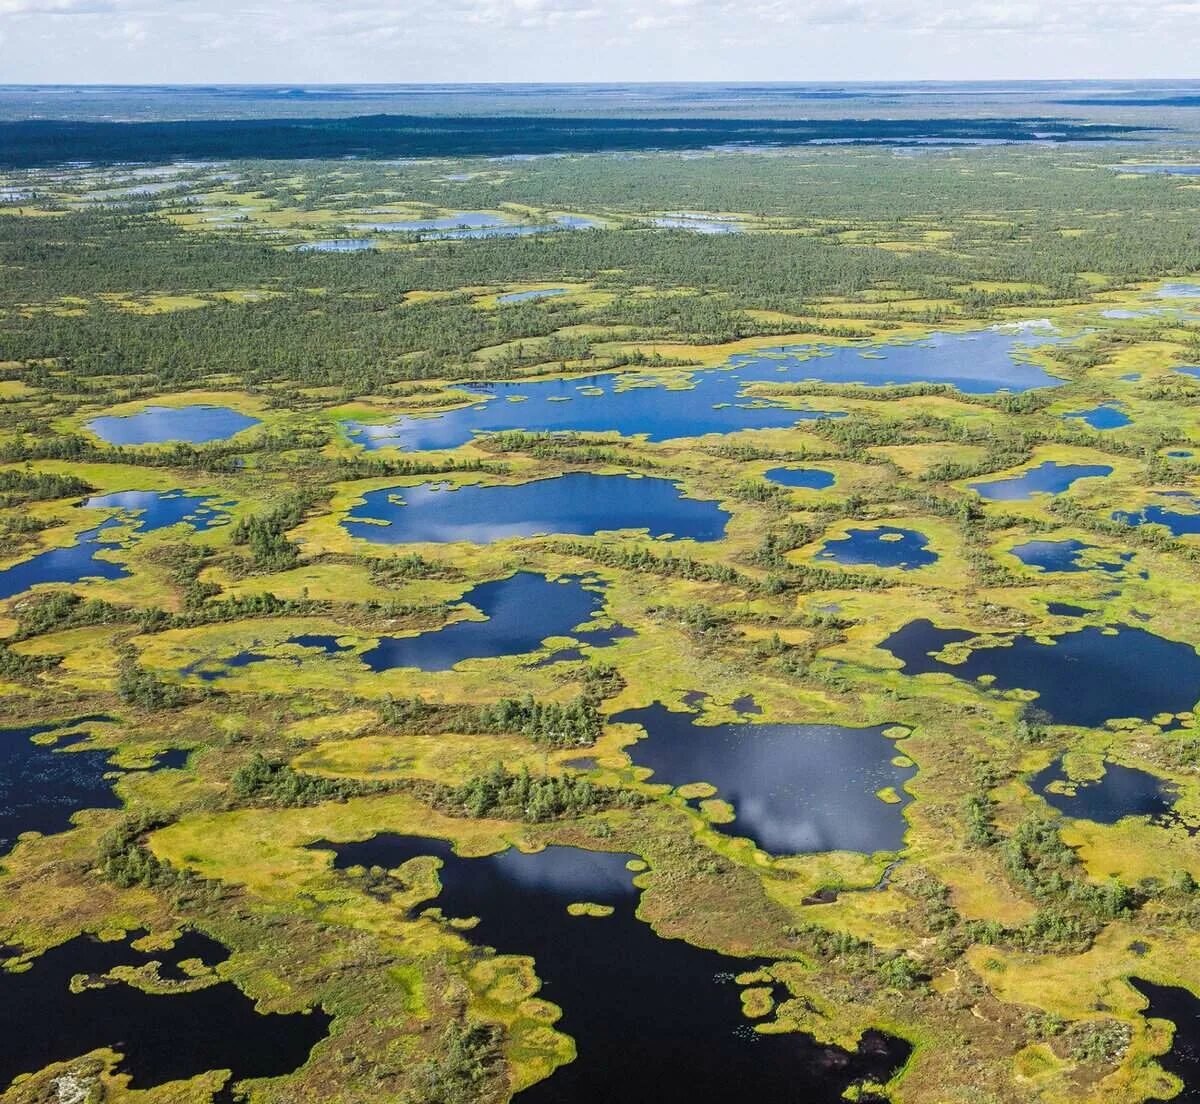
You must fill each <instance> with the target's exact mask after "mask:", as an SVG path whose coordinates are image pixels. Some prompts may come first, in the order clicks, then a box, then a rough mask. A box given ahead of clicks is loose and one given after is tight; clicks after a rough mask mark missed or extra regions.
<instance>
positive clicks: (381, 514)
mask: <svg viewBox="0 0 1200 1104" xmlns="http://www.w3.org/2000/svg"><path fill="white" fill-rule="evenodd" d="M363 499H364V501H363V503H362V504H361V505H359V506H355V507H353V508H352V510H351V515H352V516H350V517H347V518H346V520H344V521H343V522H342V527H343V528H344V529H345V530H346V531H347V532H348V533H349V534H350V535H351V536H353V537H360V538H362V539H363V540H367V541H370V542H371V543H372V544H411V543H419V542H424V541H429V542H437V543H442V544H448V543H452V542H455V541H470V542H471V543H473V544H491V543H492V542H493V541H499V540H505V539H507V538H509V537H531V536H537V535H540V534H544V533H545V534H548V533H561V534H580V535H590V534H593V533H600V532H610V531H613V530H618V529H645V530H647V531H648V532H649V535H650V536H652V537H665V536H671V537H675V538H688V539H691V540H696V541H716V540H720V539H721V538H722V537H723V536H724V535H725V526H726V525H727V524H728V522H729V517H730V515H729V514H728V513H727V512H726V511H725V510H722V509H721V508H720V506H718V505H717V503H715V502H712V501H708V500H701V499H694V498H688V497H687V496H686V495H685V494H684V492H683V491H682V490H680V489H679V487H678V486H677V485H676V484H674V483H672V482H671V481H670V480H667V479H654V478H637V477H634V476H628V475H590V474H587V473H582V472H573V473H570V474H567V475H562V476H557V477H555V478H552V479H541V480H537V481H535V482H533V483H517V484H496V485H482V484H474V485H468V486H464V487H459V488H458V489H456V490H455V489H451V488H450V487H449V485H448V484H446V483H421V484H418V485H417V486H415V487H384V488H382V489H381V490H377V491H368V492H367V493H366V494H364V495H363Z"/></svg>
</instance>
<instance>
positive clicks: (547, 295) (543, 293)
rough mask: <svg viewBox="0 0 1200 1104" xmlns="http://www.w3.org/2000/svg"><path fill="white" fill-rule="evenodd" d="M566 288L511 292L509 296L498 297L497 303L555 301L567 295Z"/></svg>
mask: <svg viewBox="0 0 1200 1104" xmlns="http://www.w3.org/2000/svg"><path fill="white" fill-rule="evenodd" d="M566 294H567V289H566V288H540V289H536V290H534V291H510V292H509V293H508V294H507V295H497V296H496V302H497V303H531V302H536V301H537V300H538V299H553V298H555V297H556V296H559V295H566Z"/></svg>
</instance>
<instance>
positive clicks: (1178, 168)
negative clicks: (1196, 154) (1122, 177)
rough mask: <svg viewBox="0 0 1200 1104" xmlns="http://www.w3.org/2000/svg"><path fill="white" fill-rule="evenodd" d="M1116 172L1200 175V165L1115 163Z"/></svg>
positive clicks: (1150, 174)
mask: <svg viewBox="0 0 1200 1104" xmlns="http://www.w3.org/2000/svg"><path fill="white" fill-rule="evenodd" d="M1113 168H1114V170H1115V171H1116V172H1122V173H1139V174H1141V175H1145V176H1200V165H1114V166H1113Z"/></svg>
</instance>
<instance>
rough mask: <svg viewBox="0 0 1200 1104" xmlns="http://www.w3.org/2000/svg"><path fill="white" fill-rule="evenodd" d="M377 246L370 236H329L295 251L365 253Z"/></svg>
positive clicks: (300, 246) (306, 243) (299, 246)
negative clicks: (325, 239) (327, 238)
mask: <svg viewBox="0 0 1200 1104" xmlns="http://www.w3.org/2000/svg"><path fill="white" fill-rule="evenodd" d="M226 225H228V224H226ZM378 247H379V243H378V242H377V241H374V240H373V239H372V238H331V239H329V240H328V241H314V242H305V243H304V244H303V245H298V246H296V252H297V253H366V252H369V251H370V250H372V249H377V248H378Z"/></svg>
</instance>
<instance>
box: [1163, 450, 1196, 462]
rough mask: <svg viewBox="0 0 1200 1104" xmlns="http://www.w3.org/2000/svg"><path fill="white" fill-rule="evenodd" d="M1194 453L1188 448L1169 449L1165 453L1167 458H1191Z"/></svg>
mask: <svg viewBox="0 0 1200 1104" xmlns="http://www.w3.org/2000/svg"><path fill="white" fill-rule="evenodd" d="M1195 455H1196V454H1195V453H1194V452H1192V451H1191V450H1190V449H1171V451H1170V452H1168V453H1167V458H1168V459H1169V460H1191V459H1192V457H1194V456H1195Z"/></svg>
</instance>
